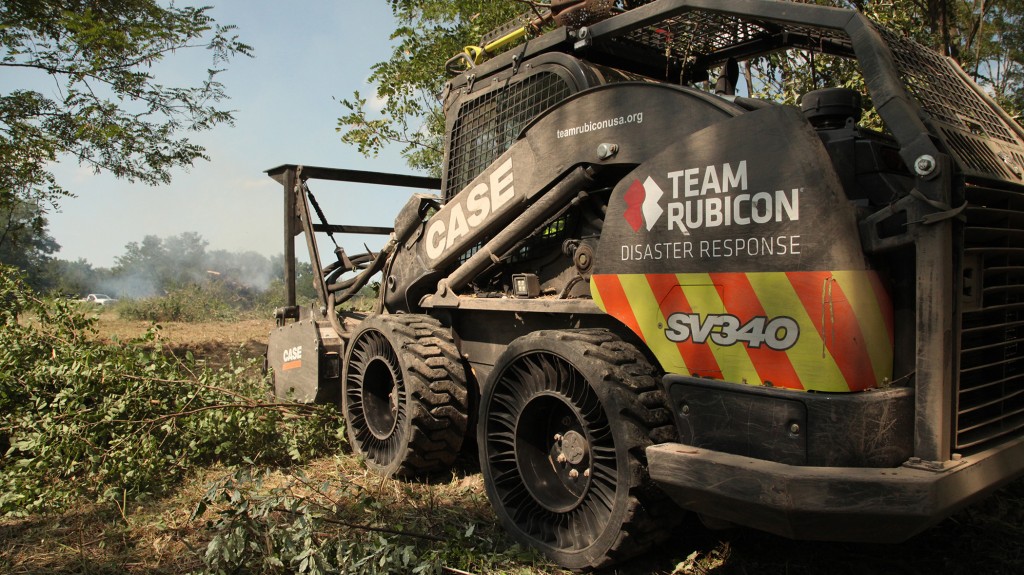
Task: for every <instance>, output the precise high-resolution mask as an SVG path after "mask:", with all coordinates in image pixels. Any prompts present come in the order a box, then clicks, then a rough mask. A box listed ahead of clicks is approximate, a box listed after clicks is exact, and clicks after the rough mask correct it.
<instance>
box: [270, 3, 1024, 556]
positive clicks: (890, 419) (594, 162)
mask: <svg viewBox="0 0 1024 575" xmlns="http://www.w3.org/2000/svg"><path fill="white" fill-rule="evenodd" d="M545 10H547V11H546V12H543V14H542V15H540V16H534V17H533V18H539V19H540V20H544V21H546V22H550V21H552V20H553V21H554V22H555V23H556V24H554V25H553V24H550V23H548V24H547V26H548V27H551V26H554V27H553V29H551V30H550V31H548V32H545V33H543V34H540V33H539V32H538V30H539V29H541V28H542V26H540V24H538V25H537V26H535V27H533V28H529V29H527V30H526V31H525V32H522V33H521V34H519V36H518V37H517V38H512V39H509V40H507V41H505V42H504V43H502V44H500V45H495V44H494V41H491V42H483V43H482V44H485V46H483V47H481V50H480V51H473V50H470V51H468V52H467V53H466V54H464V55H461V56H459V57H458V58H457V59H454V60H453V61H452V62H449V69H450V70H455V71H460V70H461V72H460V73H458V74H457V75H456V76H455V77H453V78H452V79H450V80H449V81H448V82H447V84H446V86H445V90H444V99H443V100H444V101H443V105H444V110H445V114H446V136H445V137H446V145H445V155H444V165H443V174H442V178H441V179H440V180H430V179H426V178H407V177H404V178H406V179H401V178H403V177H399V176H390V175H385V174H373V173H367V172H352V171H345V170H327V169H323V168H310V167H298V166H282V167H281V168H277V169H275V170H272V171H271V174H272V175H273V176H275V177H276V178H278V180H279V181H281V182H282V183H283V184H284V187H285V192H286V194H288V196H287V197H288V198H291V199H290V200H289V201H287V202H286V210H291V214H290V215H288V214H286V222H287V226H288V228H287V229H286V243H285V246H286V259H288V251H287V250H288V249H289V245H291V246H294V244H293V243H291V242H292V238H293V237H294V235H295V234H297V233H303V232H304V233H305V234H306V235H307V237H310V236H312V235H313V234H314V233H316V232H317V231H334V232H343V231H355V232H360V233H368V232H370V231H381V232H389V233H390V238H389V241H388V243H387V245H386V246H385V247H384V248H383V249H382V250H380V251H379V252H377V253H371V254H368V255H367V256H364V257H362V258H359V259H358V260H357V259H355V258H348V260H349V261H350V262H352V263H351V265H350V264H344V263H342V264H332V265H331V266H328V269H322V266H320V263H319V262H320V260H319V256H318V254H317V251H316V250H317V244H316V242H314V241H312V240H310V241H309V243H308V245H309V246H310V251H311V259H312V260H313V261H314V262H316V263H315V264H314V267H315V268H316V271H317V280H316V283H317V288H318V290H319V293H320V294H321V296H320V297H321V302H320V306H319V309H313V310H312V311H304V310H302V311H300V310H299V309H298V308H297V307H296V306H295V301H294V293H292V296H291V297H292V299H291V300H290V301H289V302H288V304H289V305H288V306H286V307H285V308H283V309H282V311H281V314H280V323H281V326H282V327H280V328H279V329H278V330H277V331H276V332H275V334H273V335H272V336H271V346H270V350H271V351H270V364H271V367H272V368H273V371H274V375H275V378H276V379H275V381H276V391H277V393H278V394H279V395H281V396H284V395H287V394H288V393H289V392H291V393H297V392H299V391H301V392H302V393H303V394H304V397H307V398H310V399H312V398H318V399H323V398H332V397H336V398H340V403H341V406H342V409H343V411H344V414H345V417H346V420H347V429H348V434H349V439H350V442H351V444H352V446H353V448H354V449H355V450H356V451H357V452H359V453H361V454H362V455H364V456H365V458H366V461H367V464H368V465H369V466H370V467H371V468H373V469H376V470H377V471H379V472H381V473H384V474H396V475H414V474H423V473H431V472H437V471H443V470H445V469H447V468H448V467H449V466H450V465H452V463H453V462H454V460H455V458H456V456H457V454H458V453H459V451H460V449H462V448H463V444H464V440H465V439H466V438H467V437H469V438H473V439H475V446H476V449H477V450H478V455H479V458H480V465H481V468H482V470H483V476H484V483H485V485H486V489H487V494H488V497H489V498H490V500H491V502H492V503H493V505H494V508H495V511H496V513H497V515H498V517H499V518H500V520H501V522H502V524H503V525H504V526H505V527H506V528H507V529H508V530H509V532H511V533H512V534H513V535H514V536H515V537H516V538H518V539H519V540H520V541H522V542H524V543H526V544H529V545H532V546H535V547H536V548H538V549H540V550H542V551H543V552H544V553H546V554H547V555H548V556H549V557H551V558H552V559H553V560H554V561H556V562H558V563H560V564H562V565H564V566H567V567H571V568H594V567H601V566H605V565H608V564H611V563H613V562H615V561H619V560H622V559H625V558H628V557H630V556H632V555H635V554H637V553H640V552H642V551H643V550H645V549H648V548H650V547H651V546H652V545H654V544H656V543H658V542H660V541H662V540H664V539H665V537H666V536H667V535H668V532H669V530H670V529H671V527H672V526H673V525H674V523H675V522H676V521H677V520H678V517H679V512H678V509H677V507H676V506H678V507H681V508H683V509H687V510H691V511H694V512H697V513H699V514H700V515H702V516H703V517H705V518H709V519H713V520H715V521H716V522H718V523H721V522H723V521H724V522H729V523H735V524H739V525H746V526H751V527H756V528H759V529H763V530H766V531H770V532H773V533H777V534H780V535H785V536H789V537H795V538H806V539H832V540H855V541H890V542H891V541H899V540H901V539H905V538H907V537H910V536H912V535H914V534H915V533H917V532H919V531H921V530H923V529H925V528H926V527H927V526H929V525H931V524H933V523H935V522H936V521H938V520H939V519H941V518H942V517H944V516H945V515H947V514H948V513H950V512H951V511H952V510H953V509H955V508H957V507H958V506H960V505H963V504H966V503H967V502H968V501H970V500H972V499H974V498H975V497H977V496H979V495H981V494H983V493H985V492H987V491H989V490H991V489H993V488H994V487H996V486H998V485H1000V484H1002V483H1004V482H1005V481H1008V480H1010V479H1012V478H1014V477H1017V476H1019V475H1020V474H1021V473H1022V471H1024V433H1022V432H1024V417H1022V416H1021V415H1020V414H1021V413H1024V351H1022V350H1024V346H1021V345H1020V343H1021V341H1020V340H1021V338H1020V336H1019V335H1018V332H1019V329H1020V326H1021V325H1024V248H1022V247H1021V246H1024V232H1022V229H1024V171H1022V167H1021V166H1022V164H1024V133H1022V130H1021V127H1020V125H1018V124H1017V123H1016V122H1014V121H1013V120H1012V119H1011V118H1010V117H1009V116H1008V115H1007V114H1006V113H1005V112H1004V111H1003V110H1001V109H1000V108H999V107H998V106H997V105H996V104H995V103H994V102H993V101H992V100H991V99H990V98H989V97H988V96H987V95H986V94H985V92H984V91H983V90H982V89H980V88H979V87H978V86H977V85H975V84H974V83H973V82H972V81H971V80H970V78H969V77H968V76H967V75H965V74H964V73H963V72H962V71H961V70H960V68H959V67H958V66H957V65H956V64H955V63H954V62H953V61H951V60H949V59H947V58H944V57H942V56H940V55H938V54H936V53H934V52H931V51H929V50H927V49H925V48H923V47H922V46H920V45H918V44H916V43H914V42H913V41H911V40H909V39H906V38H904V37H902V36H900V35H897V34H895V33H893V32H890V31H888V30H886V29H884V28H882V27H880V26H878V25H877V24H875V23H873V22H871V21H870V20H868V19H867V18H865V17H864V16H862V15H860V14H858V13H856V12H852V11H849V10H841V9H834V8H826V7H821V6H816V5H809V4H798V3H785V2H772V1H758V2H751V1H746V0H716V1H714V2H712V1H705V0H657V1H654V2H633V3H621V2H619V3H602V2H575V3H574V2H552V3H551V5H550V6H548V7H546V8H545ZM574 11H575V12H574ZM572 14H575V16H572V17H570V15H572ZM576 18H578V19H576ZM541 24H543V22H542V23H541ZM557 24H561V25H557ZM521 28H522V26H521ZM512 29H515V27H514V26H513V27H512ZM509 34H510V32H508V31H504V32H503V33H502V34H498V35H496V36H497V37H500V38H506V37H507V36H508V35H509ZM502 49H504V51H501V50H502ZM454 64H457V65H454ZM787 66H789V67H803V66H809V67H811V68H813V69H824V70H825V72H823V73H822V75H821V77H819V78H815V80H814V84H815V85H813V86H808V89H807V90H806V91H805V93H804V94H803V96H802V98H801V101H800V102H799V105H792V104H785V103H776V102H773V101H769V100H764V99H757V98H753V97H751V96H750V93H751V88H750V87H749V86H748V87H747V88H746V93H747V95H746V96H737V95H736V94H737V92H741V93H742V92H743V91H742V90H737V88H738V86H737V84H738V83H739V82H740V77H741V74H740V72H741V71H742V72H744V74H743V75H744V76H745V77H746V83H749V82H750V81H751V80H753V82H754V88H755V90H756V89H757V88H758V87H766V86H767V85H768V84H769V83H771V82H773V81H775V80H778V79H779V78H781V76H780V75H781V74H782V73H783V72H782V70H784V69H785V68H786V67H787ZM839 72H844V73H846V72H852V73H853V76H852V80H850V81H849V82H847V84H846V85H848V86H858V88H857V89H856V90H851V89H848V88H842V87H839V86H838V85H836V86H829V85H828V83H827V81H828V79H829V78H832V77H835V74H838V73H839ZM866 111H870V113H867V114H866V113H865V112H866ZM862 117H863V118H866V121H869V122H874V123H873V124H872V123H869V124H866V125H861V124H859V123H858V122H861V118H862ZM862 123H863V122H862ZM869 126H874V127H873V128H872V127H869ZM318 177H320V178H327V179H348V180H350V181H362V182H366V183H378V184H391V185H404V186H411V187H426V188H433V189H439V190H440V191H441V193H440V195H439V196H431V195H424V194H417V195H414V196H413V197H412V198H411V199H410V200H408V202H407V203H406V205H405V206H404V207H403V208H402V209H401V210H400V212H399V215H398V217H397V218H396V220H395V224H394V227H393V229H389V230H380V229H371V228H366V227H365V226H359V227H346V226H333V225H329V224H327V223H326V221H321V222H319V223H315V222H313V221H312V220H313V218H311V217H310V213H311V212H310V208H309V202H308V201H307V197H309V196H308V195H307V192H308V189H307V188H308V186H305V185H304V182H305V181H306V180H308V179H315V178H318ZM314 205H315V203H314ZM313 211H314V212H315V211H319V210H313ZM319 219H322V218H319ZM291 249H293V247H292V248H291ZM341 260H342V258H339V261H341ZM356 261H358V262H360V263H359V264H356V263H355V262H356ZM359 265H361V266H362V267H363V270H362V271H359V270H358V269H355V268H357V267H358V266H359ZM346 269H347V270H351V273H352V274H355V276H354V277H352V278H351V279H345V280H343V279H341V276H342V275H343V274H344V273H347V272H346ZM338 270H342V271H338ZM373 274H380V275H379V277H380V290H379V298H378V299H377V303H376V309H375V310H373V311H372V312H371V313H369V314H354V313H351V312H344V311H338V310H340V309H341V303H343V302H344V301H345V300H346V299H347V297H348V295H350V294H352V293H355V292H356V291H358V290H359V287H361V286H362V285H364V284H366V282H367V281H368V280H369V278H370V276H371V275H373ZM291 318H298V321H296V322H290V321H289V320H290V319H291ZM288 334H291V335H288ZM296 342H302V343H296ZM305 342H315V346H316V347H315V349H316V352H315V353H312V350H310V352H311V355H306V354H305V351H304V349H305V348H303V346H305V345H307V343H305ZM296 347H299V348H302V349H299V350H298V353H299V355H301V356H302V357H301V361H300V362H299V363H298V364H296V363H295V362H296V361H298V360H297V359H296V357H297V356H296V353H297V351H296ZM275 354H277V355H279V356H280V357H276V356H275ZM307 358H315V359H314V360H313V361H315V362H316V363H315V364H313V365H312V366H309V367H308V371H303V370H307V364H305V363H302V362H305V361H307ZM339 371H340V377H339V374H338V372H339ZM300 374H301V375H300ZM470 443H473V442H470Z"/></svg>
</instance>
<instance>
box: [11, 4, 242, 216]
mask: <svg viewBox="0 0 1024 575" xmlns="http://www.w3.org/2000/svg"><path fill="white" fill-rule="evenodd" d="M209 10H210V8H209V7H198V8H196V7H178V6H177V5H175V4H173V3H170V4H167V3H164V2H160V1H158V0H3V2H0V68H3V69H4V70H5V72H4V73H5V75H7V76H9V77H11V78H16V80H15V81H13V82H12V84H13V85H17V86H20V87H19V88H16V89H13V90H10V91H8V92H6V93H3V94H0V164H2V165H3V166H4V167H5V169H4V170H3V171H2V172H0V173H2V175H0V203H9V202H10V201H11V198H12V197H17V198H23V199H24V198H30V197H36V198H39V197H43V198H46V199H49V200H51V201H53V200H56V199H57V198H59V196H60V195H62V194H65V193H66V192H65V189H64V188H62V187H61V186H60V184H59V183H58V182H57V181H56V179H55V178H54V176H53V174H52V172H51V171H50V163H51V162H53V161H55V160H58V159H60V158H62V157H64V156H65V155H69V156H71V157H73V158H75V159H77V160H78V161H79V162H81V163H83V164H85V165H88V166H91V167H93V168H94V169H95V170H96V171H101V170H105V171H109V172H110V173H112V174H114V175H115V176H117V177H122V178H126V179H128V180H130V181H140V182H145V183H148V184H159V183H166V182H168V181H169V180H170V174H171V170H172V169H173V168H175V167H179V166H189V165H191V164H192V162H193V161H195V160H196V159H199V158H204V157H205V156H204V150H203V148H202V147H200V146H198V145H196V144H194V143H192V142H190V141H189V140H188V139H187V138H185V137H182V135H181V134H182V133H187V132H196V131H202V130H208V129H210V128H212V127H214V126H216V125H218V124H223V123H230V122H231V121H232V115H231V113H230V112H228V111H225V110H222V109H220V108H219V107H218V104H219V103H220V102H222V101H223V100H224V99H225V97H226V95H225V92H224V86H223V85H222V84H221V83H220V82H219V81H218V80H217V75H218V74H219V72H221V68H219V67H220V66H223V65H224V64H225V63H227V62H228V61H229V60H230V59H231V58H232V57H233V56H235V55H237V54H249V53H250V50H251V49H250V47H249V46H247V45H246V44H244V43H242V42H240V41H239V39H238V37H237V36H236V35H235V30H234V27H233V26H222V25H219V24H217V23H216V22H215V21H214V20H213V19H212V17H211V16H210V15H209ZM188 48H203V49H207V50H209V52H210V54H211V58H212V62H211V67H210V68H209V69H208V70H206V74H205V78H204V79H202V80H200V81H198V82H197V83H196V85H191V86H188V85H186V86H172V85H165V84H163V83H161V82H159V81H158V80H157V78H156V73H155V71H154V70H155V69H156V67H157V66H158V65H159V64H160V63H161V62H162V61H164V59H165V58H167V57H168V56H171V55H172V54H174V53H176V52H179V51H182V50H184V49H188ZM16 74H17V75H16Z"/></svg>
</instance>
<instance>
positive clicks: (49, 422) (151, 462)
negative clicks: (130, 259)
mask: <svg viewBox="0 0 1024 575" xmlns="http://www.w3.org/2000/svg"><path fill="white" fill-rule="evenodd" d="M94 323H95V319H93V318H89V317H86V316H85V315H84V314H83V313H81V311H79V310H78V309H77V307H76V306H75V304H73V303H72V302H67V301H59V300H55V301H52V302H50V301H44V300H42V299H40V298H38V297H37V296H36V295H35V294H33V293H32V292H31V291H30V290H28V289H27V288H26V287H25V286H24V284H23V282H22V281H21V279H20V278H19V277H18V276H17V275H16V272H14V271H13V270H12V269H11V268H0V438H4V443H5V444H6V445H5V447H7V449H5V451H6V454H5V455H3V456H2V458H0V483H2V484H4V485H5V486H6V489H5V490H4V492H3V493H0V513H3V514H21V513H27V512H33V511H39V510H45V509H60V508H63V507H65V506H67V505H70V504H72V503H74V501H75V500H76V499H78V498H81V497H88V498H92V499H101V500H124V499H128V498H138V497H140V496H143V495H146V494H155V493H159V492H161V491H163V490H165V489H166V488H167V487H169V486H171V485H173V484H174V483H175V482H176V481H178V480H179V479H180V478H181V477H182V476H183V475H184V473H185V472H186V471H187V470H188V469H190V468H191V467H193V466H195V465H201V464H206V463H210V462H224V463H229V464H236V463H241V462H243V461H252V462H260V463H264V464H275V465H276V464H292V463H295V462H301V461H304V460H306V459H308V458H310V457H312V456H314V455H318V454H322V453H324V452H329V451H330V450H332V449H334V448H335V447H336V446H337V445H339V444H340V443H341V442H342V435H341V431H340V430H341V425H340V423H339V421H338V419H337V417H336V414H335V412H334V411H333V410H332V409H330V408H321V407H310V406H302V405H293V404H284V403H277V402H268V401H267V399H266V383H265V381H264V378H263V377H262V374H261V373H260V371H259V369H258V368H257V367H256V366H255V365H254V362H248V363H242V364H238V365H235V366H232V367H231V368H229V369H222V370H218V371H213V370H210V369H207V368H203V369H199V368H198V367H197V366H196V365H195V363H194V362H192V361H191V359H190V358H188V359H186V360H185V361H180V360H178V359H176V358H175V357H174V356H173V355H172V354H169V353H164V351H163V350H162V349H161V345H160V342H159V340H158V337H157V336H158V332H157V331H156V329H151V330H150V331H149V332H148V333H147V334H146V335H145V336H143V337H141V338H139V339H137V340H133V341H129V342H125V343H117V344H110V343H103V342H100V341H97V338H96V337H94V336H95V328H94ZM300 412H301V413H300Z"/></svg>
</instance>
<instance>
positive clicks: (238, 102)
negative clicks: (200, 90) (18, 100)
mask: <svg viewBox="0 0 1024 575" xmlns="http://www.w3.org/2000/svg"><path fill="white" fill-rule="evenodd" d="M209 4H214V6H215V7H214V9H213V10H212V12H211V13H212V15H213V16H214V17H215V18H216V20H217V21H218V22H219V23H221V24H235V25H237V26H238V28H239V29H238V34H239V36H240V37H241V39H242V40H243V41H244V42H246V43H248V44H250V45H252V46H253V47H254V53H255V57H254V58H246V57H239V58H236V59H234V60H233V61H232V62H231V63H230V64H229V65H228V69H227V71H226V72H224V73H222V74H221V76H220V79H221V81H222V82H223V83H224V84H225V85H226V89H227V92H228V94H229V95H230V96H231V100H229V101H227V102H226V103H225V104H224V106H225V107H226V108H228V109H232V110H235V126H234V127H230V126H220V127H218V128H216V129H215V130H213V131H212V132H205V133H200V134H197V135H195V136H194V137H193V139H194V141H195V142H197V143H199V144H200V145H203V146H204V147H206V149H207V153H208V155H209V156H210V161H198V162H196V164H195V165H194V166H193V167H192V168H191V169H189V170H187V171H186V170H176V171H175V172H174V181H173V182H172V183H171V184H170V185H167V186H159V187H150V186H146V185H141V184H131V183H128V182H126V181H121V180H117V179H116V178H113V177H110V176H109V175H102V174H101V175H94V174H93V173H92V170H91V169H90V168H87V167H80V166H78V165H77V163H76V162H64V163H62V164H61V165H59V166H58V167H57V169H56V171H55V172H56V174H57V177H58V179H59V181H60V182H61V184H62V185H64V187H65V188H67V189H69V190H71V191H73V192H74V193H75V194H76V196H77V197H76V198H70V199H66V200H64V201H62V203H61V208H60V212H58V213H51V214H50V218H49V220H50V233H51V235H52V236H53V237H54V238H55V239H56V240H57V242H58V243H59V244H61V250H60V252H59V253H57V254H56V257H59V258H62V259H68V260H77V259H79V258H84V259H86V260H87V261H89V262H90V263H92V264H93V265H94V266H96V267H109V266H111V265H113V264H114V262H115V258H116V257H117V256H119V255H121V254H123V253H124V246H125V245H126V244H128V243H130V242H139V241H141V240H142V238H143V237H145V236H146V235H156V236H159V237H169V236H173V235H178V234H180V233H182V232H196V233H198V234H200V235H201V236H203V238H205V239H206V240H207V241H208V242H209V246H208V248H207V249H208V250H218V249H223V250H228V251H232V252H242V251H256V252H258V253H261V254H264V255H268V256H270V255H273V254H280V253H282V252H283V247H282V246H283V244H282V242H283V239H282V219H283V217H282V191H281V187H280V186H279V185H278V184H277V183H276V182H274V181H273V180H272V179H270V178H269V177H268V176H267V175H266V174H265V173H264V171H265V170H267V169H269V168H272V167H275V166H278V165H281V164H287V163H295V164H306V165H319V166H330V167H341V168H354V169H365V170H373V171H381V172H398V173H411V172H410V170H409V169H408V168H407V167H406V166H405V163H404V162H403V161H402V159H401V158H400V157H399V155H398V150H397V147H396V149H395V150H392V151H389V152H388V153H386V154H383V155H382V156H381V157H378V158H375V159H367V158H364V157H363V156H361V155H360V154H359V153H358V152H357V151H356V150H355V148H354V147H352V146H348V145H345V144H342V143H341V141H340V139H339V137H340V134H339V133H338V132H337V131H336V127H337V120H338V118H339V117H340V116H341V115H342V114H343V112H344V108H343V107H342V106H341V104H340V103H339V101H340V100H341V99H343V98H349V97H351V95H352V93H353V91H355V90H359V91H360V92H361V93H362V94H363V95H364V96H372V94H373V88H372V87H371V86H368V85H367V84H366V80H367V77H368V76H369V74H370V66H371V65H372V64H374V63H376V62H379V61H382V60H385V59H387V57H388V56H389V54H390V48H389V39H388V37H389V35H390V33H391V32H392V31H393V30H394V28H395V26H394V21H393V18H392V15H391V12H390V9H389V8H388V6H387V4H386V3H385V2H379V1H371V2H359V3H356V2H330V1H326V0H296V1H291V2H281V1H279V0H214V1H213V2H209ZM208 66H209V62H208V55H207V53H206V52H205V51H202V50H197V51H194V53H192V54H189V53H178V54H176V55H173V56H172V57H171V59H170V61H168V62H167V63H166V65H162V66H161V67H160V68H158V69H157V73H158V74H159V78H158V80H160V81H163V82H166V83H172V82H174V81H177V80H178V79H179V78H188V77H191V78H193V80H192V81H193V82H195V81H197V80H196V79H199V80H201V79H202V77H203V76H204V74H205V70H206V68H207V67H208ZM3 83H4V80H2V79H0V87H2V88H3V89H4V90H8V89H10V88H11V87H10V86H2V84H3ZM311 186H312V188H313V192H314V193H316V194H317V199H318V200H319V201H320V203H321V205H322V206H323V207H324V211H325V212H326V214H327V217H328V220H330V221H331V223H340V224H344V223H359V224H363V225H381V226H389V225H391V224H392V222H393V220H394V215H395V214H396V213H397V211H398V210H399V208H400V207H401V206H402V205H403V204H404V202H405V199H406V198H407V197H408V192H411V190H410V191H408V192H407V191H396V190H393V189H388V188H382V187H379V186H362V187H358V186H356V187H353V186H342V185H329V184H326V183H317V182H311ZM364 240H366V238H353V239H351V240H349V241H348V242H347V244H348V245H347V246H346V247H347V249H348V250H349V252H350V253H354V252H361V251H364V250H362V243H363V241H364ZM369 241H377V243H378V244H379V243H382V241H383V240H373V239H371V240H369ZM370 247H371V248H376V247H378V246H375V245H373V244H372V243H371V245H370ZM297 253H298V254H300V256H299V257H300V258H303V259H305V247H304V244H302V245H300V246H299V249H297Z"/></svg>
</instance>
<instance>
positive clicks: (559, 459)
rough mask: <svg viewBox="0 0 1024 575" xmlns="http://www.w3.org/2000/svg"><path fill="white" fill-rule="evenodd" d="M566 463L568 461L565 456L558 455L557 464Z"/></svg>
mask: <svg viewBox="0 0 1024 575" xmlns="http://www.w3.org/2000/svg"><path fill="white" fill-rule="evenodd" d="M566 461H568V459H566V457H565V454H564V453H559V454H558V462H559V463H563V464H564V463H565V462H566Z"/></svg>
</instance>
